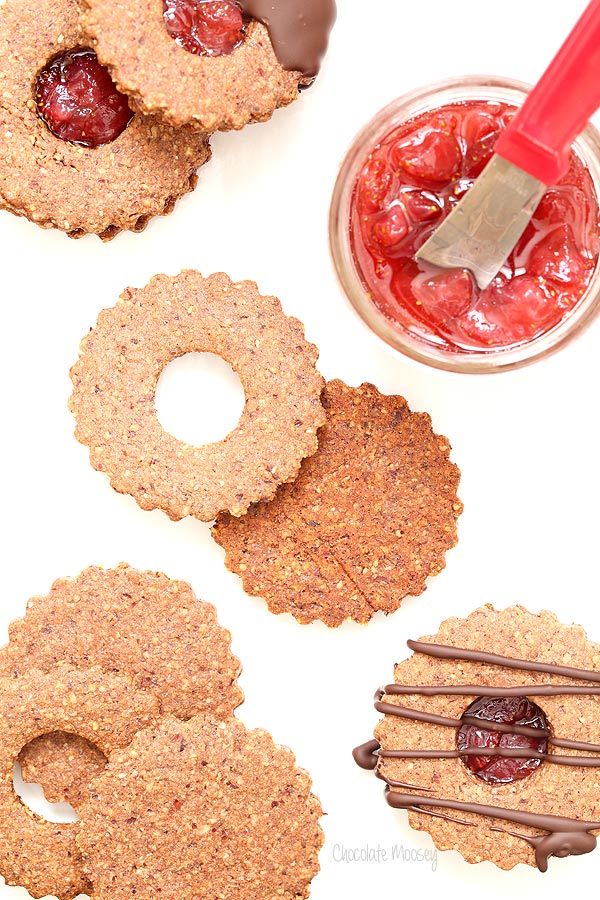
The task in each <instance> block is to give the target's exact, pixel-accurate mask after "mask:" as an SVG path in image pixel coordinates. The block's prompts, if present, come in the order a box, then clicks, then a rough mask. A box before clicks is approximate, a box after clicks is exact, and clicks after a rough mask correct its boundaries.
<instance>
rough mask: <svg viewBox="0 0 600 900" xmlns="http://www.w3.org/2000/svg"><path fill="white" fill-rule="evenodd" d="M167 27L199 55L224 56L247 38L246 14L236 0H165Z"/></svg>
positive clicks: (186, 48)
mask: <svg viewBox="0 0 600 900" xmlns="http://www.w3.org/2000/svg"><path fill="white" fill-rule="evenodd" d="M163 16H164V20H165V25H166V27H167V31H168V32H169V34H170V35H171V37H172V38H173V39H174V40H175V42H176V43H177V44H179V46H180V47H183V49H184V50H187V51H188V52H189V53H195V54H196V55H197V56H225V55H226V54H227V53H231V52H232V50H235V48H236V47H238V46H239V45H240V44H241V43H242V41H243V39H244V31H245V24H244V17H243V14H242V10H241V7H240V6H239V4H238V3H235V2H233V0H164V13H163Z"/></svg>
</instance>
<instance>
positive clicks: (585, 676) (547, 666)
mask: <svg viewBox="0 0 600 900" xmlns="http://www.w3.org/2000/svg"><path fill="white" fill-rule="evenodd" d="M406 643H407V645H408V647H410V649H411V650H413V651H414V652H415V653H423V654H424V655H425V656H434V657H435V658H436V659H459V660H463V661H470V662H478V663H486V664H487V665H490V666H503V667H504V668H506V669H524V670H525V671H527V672H545V673H546V674H548V675H557V676H559V677H560V678H577V679H579V680H580V681H597V682H600V672H595V671H593V670H591V669H574V668H572V667H571V666H557V665H555V664H554V663H541V662H534V661H533V660H531V659H515V658H513V657H512V656H500V655H499V654H498V653H485V652H484V651H483V650H466V649H464V648H462V647H448V646H447V645H446V644H426V643H423V642H422V641H407V642H406Z"/></svg>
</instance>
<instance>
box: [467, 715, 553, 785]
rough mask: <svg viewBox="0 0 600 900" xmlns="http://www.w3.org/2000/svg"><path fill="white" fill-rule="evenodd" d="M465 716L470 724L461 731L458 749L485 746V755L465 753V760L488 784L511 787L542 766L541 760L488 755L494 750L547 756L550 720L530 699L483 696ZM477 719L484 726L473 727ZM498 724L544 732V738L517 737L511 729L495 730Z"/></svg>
mask: <svg viewBox="0 0 600 900" xmlns="http://www.w3.org/2000/svg"><path fill="white" fill-rule="evenodd" d="M464 716H468V717H469V720H470V721H469V723H468V724H467V723H465V724H463V725H461V727H460V728H459V729H458V732H457V735H456V746H457V748H458V750H467V749H469V750H472V749H477V748H479V747H481V750H482V754H481V756H478V755H475V754H472V755H471V754H468V755H467V754H465V755H464V756H462V757H461V759H462V761H463V762H464V764H465V765H466V767H467V768H468V769H470V771H471V772H473V774H474V775H477V777H478V778H481V780H482V781H485V782H486V783H487V784H509V783H511V782H513V781H520V780H521V778H527V776H528V775H531V774H532V773H533V772H535V770H536V769H537V768H538V766H540V765H541V763H542V760H541V759H540V758H539V757H527V756H526V755H525V756H523V757H518V758H516V757H507V756H486V755H485V750H486V749H489V748H491V747H505V748H510V749H513V750H516V749H523V750H524V751H527V750H537V751H539V752H540V753H546V751H547V750H548V721H547V719H546V716H545V715H544V712H543V711H542V710H541V709H540V707H539V706H538V705H537V704H536V703H532V701H531V700H528V699H527V698H526V697H480V698H479V699H478V700H475V702H474V703H472V704H471V705H470V706H469V707H468V708H467V709H466V710H465V712H464V713H463V717H464ZM477 719H483V720H484V721H483V722H482V723H481V725H479V724H473V720H477ZM494 722H499V723H502V724H503V725H509V726H510V725H517V726H522V725H524V726H526V727H527V728H528V729H529V728H530V729H534V731H537V730H540V732H541V733H540V737H537V736H535V734H515V733H514V732H512V731H510V730H508V731H503V732H499V731H494V726H493V723H494Z"/></svg>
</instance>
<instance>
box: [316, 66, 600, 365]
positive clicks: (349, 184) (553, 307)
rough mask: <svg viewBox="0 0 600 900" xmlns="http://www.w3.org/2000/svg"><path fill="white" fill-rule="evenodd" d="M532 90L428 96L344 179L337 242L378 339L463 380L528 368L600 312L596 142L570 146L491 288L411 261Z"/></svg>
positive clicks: (372, 136)
mask: <svg viewBox="0 0 600 900" xmlns="http://www.w3.org/2000/svg"><path fill="white" fill-rule="evenodd" d="M526 92H527V86H526V85H524V84H521V83H519V82H515V81H510V80H508V79H501V78H485V77H481V76H478V77H475V76H474V77H468V78H462V79H460V80H457V81H452V82H445V83H440V84H436V85H430V86H429V87H426V88H422V89H420V90H418V91H415V92H414V93H411V94H408V95H406V96H404V97H401V98H400V99H399V100H397V101H395V102H394V103H392V104H390V105H389V106H387V107H386V108H385V109H383V110H382V111H381V112H379V113H378V114H377V115H376V116H375V118H374V119H373V120H372V121H371V122H369V124H368V125H367V126H366V127H365V128H364V129H363V130H362V132H361V133H360V134H359V135H358V137H357V138H356V140H355V142H354V143H353V145H352V147H351V148H350V150H349V152H348V154H347V156H346V158H345V160H344V162H343V164H342V167H341V170H340V173H339V176H338V179H337V182H336V185H335V189H334V194H333V201H332V206H331V213H330V241H331V249H332V254H333V260H334V264H335V267H336V270H337V273H338V277H339V280H340V282H341V285H342V287H343V289H344V291H345V293H346V294H347V296H348V298H349V300H350V302H351V303H352V305H353V307H354V309H355V310H356V311H357V312H358V314H359V315H360V316H361V318H362V319H363V320H364V322H365V323H366V324H367V325H368V326H369V327H370V328H371V330H372V331H374V332H375V333H376V334H377V335H379V337H381V338H383V340H384V341H386V342H387V343H388V344H389V345H390V346H391V347H393V348H395V349H396V350H399V351H400V352H401V353H403V354H405V355H407V356H409V357H411V358H412V359H415V360H418V361H420V362H423V363H427V364H429V365H432V366H435V367H437V368H440V369H446V370H450V371H457V372H496V371H502V370H507V369H511V368H515V367H517V366H522V365H525V364H526V363H529V362H532V361H533V360H535V359H540V358H542V357H544V356H547V355H548V354H550V353H552V352H554V351H555V350H557V349H558V348H559V347H561V346H563V345H564V344H565V343H566V342H567V341H570V340H571V339H572V338H573V337H575V336H576V335H577V334H579V333H580V332H581V331H582V330H583V329H584V327H585V326H586V325H588V324H589V322H590V321H591V320H592V319H593V317H594V316H595V315H596V314H597V312H598V310H599V309H600V266H599V264H598V259H599V255H600V214H599V203H598V197H599V196H600V135H599V134H598V132H597V131H596V129H595V128H594V127H593V126H591V125H590V126H588V127H587V128H586V130H585V132H584V133H583V134H582V135H581V136H580V137H579V138H578V139H577V141H576V142H575V144H574V145H573V150H572V154H571V163H570V167H569V171H568V172H567V174H566V175H565V176H564V178H563V179H562V180H561V181H560V182H559V183H558V184H557V185H555V186H553V187H551V188H549V189H548V191H547V192H546V194H545V195H544V197H543V199H542V201H541V203H540V204H539V206H538V208H537V210H536V212H535V214H534V216H533V218H532V220H531V222H530V224H529V225H528V227H527V229H526V231H525V232H524V234H523V235H522V237H521V238H520V240H519V242H518V243H517V245H516V247H515V248H514V250H513V251H512V253H511V254H510V256H509V258H508V259H507V261H506V263H505V265H504V266H503V268H502V269H501V271H500V272H499V273H498V275H497V276H496V278H495V279H494V281H493V282H492V284H491V285H490V286H489V287H488V288H486V289H485V290H483V291H482V290H480V289H479V288H478V286H477V283H476V281H475V279H474V277H473V275H472V274H471V273H470V272H469V271H468V270H467V269H449V270H444V269H439V268H437V267H434V266H432V265H430V264H428V263H426V262H424V261H420V260H416V259H415V256H414V255H415V253H416V251H417V250H418V249H419V247H420V246H421V245H422V244H423V243H424V242H425V241H426V240H427V238H428V237H429V235H430V234H431V233H432V231H433V230H434V229H435V228H436V227H437V226H438V225H439V224H440V222H441V221H443V219H444V218H445V216H447V215H448V214H449V213H450V212H451V211H452V209H453V208H454V206H455V205H456V204H457V203H458V202H459V200H460V199H461V197H463V196H464V194H465V193H466V192H467V191H468V190H469V188H470V187H471V185H472V184H473V182H474V180H475V179H476V178H477V176H478V175H479V174H480V173H481V171H482V170H483V168H484V167H485V165H486V163H487V162H488V160H489V159H490V157H491V156H492V154H493V152H494V145H495V142H496V140H497V138H498V136H499V134H500V133H501V131H502V129H503V128H504V127H506V125H507V124H508V122H509V121H510V120H511V118H512V117H513V116H514V114H515V112H516V110H517V109H518V107H519V106H520V105H521V104H522V103H523V100H524V98H525V96H526Z"/></svg>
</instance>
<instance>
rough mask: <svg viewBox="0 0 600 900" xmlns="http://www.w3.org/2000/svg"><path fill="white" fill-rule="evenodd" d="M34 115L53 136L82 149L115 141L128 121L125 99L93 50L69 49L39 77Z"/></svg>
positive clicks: (128, 113)
mask: <svg viewBox="0 0 600 900" xmlns="http://www.w3.org/2000/svg"><path fill="white" fill-rule="evenodd" d="M35 103H36V108H37V113H38V115H39V116H40V118H41V119H43V120H44V122H45V123H46V125H47V127H48V128H49V130H50V131H51V132H52V134H54V135H56V137H59V138H61V139H62V140H63V141H69V142H70V143H72V144H81V145H82V146H84V147H99V146H100V145H102V144H108V143H110V142H111V141H114V140H115V139H116V138H118V137H119V135H120V134H121V133H122V132H123V131H124V130H125V128H126V127H127V126H128V125H129V123H130V122H131V119H132V118H133V113H132V111H131V109H130V108H129V106H128V104H127V97H126V96H125V95H124V94H121V93H120V92H119V91H118V90H117V88H116V87H115V84H114V83H113V81H112V79H111V77H110V75H109V72H108V69H106V68H105V67H104V66H102V65H100V63H99V62H98V59H97V57H96V54H95V53H94V51H93V50H88V49H85V48H84V49H79V50H68V51H66V52H65V53H61V54H60V55H59V56H55V57H54V58H53V59H51V60H50V62H49V63H48V64H47V65H46V66H45V67H44V68H43V69H42V71H41V72H40V74H39V75H38V79H37V83H36V86H35Z"/></svg>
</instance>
